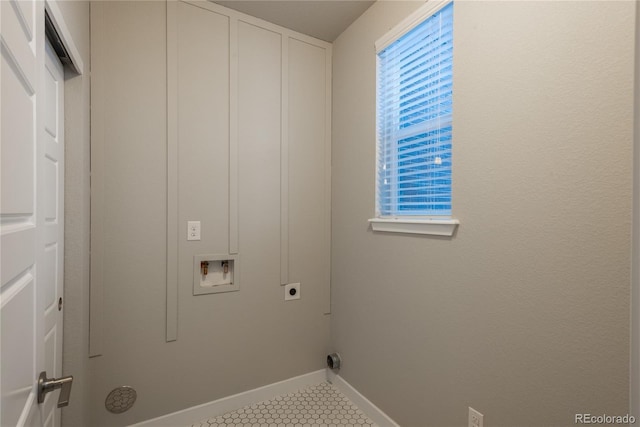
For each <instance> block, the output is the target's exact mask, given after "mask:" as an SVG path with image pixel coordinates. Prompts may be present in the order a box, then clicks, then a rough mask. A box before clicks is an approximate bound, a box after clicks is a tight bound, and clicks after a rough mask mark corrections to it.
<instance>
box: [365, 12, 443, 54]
mask: <svg viewBox="0 0 640 427" xmlns="http://www.w3.org/2000/svg"><path fill="white" fill-rule="evenodd" d="M452 1H453V0H445V1H437V0H431V1H426V2H425V4H423V5H422V6H420V7H419V8H418V9H416V10H415V11H414V12H413V13H412V14H411V15H409V16H407V17H406V18H405V19H403V20H402V21H401V22H400V23H399V24H398V25H396V26H395V27H393V28H392V29H391V30H389V32H387V33H386V34H385V35H384V36H382V37H380V38H379V39H378V40H377V41H376V53H380V52H381V51H383V50H384V49H385V48H387V47H388V46H389V45H390V44H391V43H393V42H395V41H396V40H398V39H399V38H400V37H402V36H404V35H405V34H406V33H408V32H409V31H411V30H412V29H413V28H414V27H415V26H416V25H418V24H420V23H421V22H422V21H424V20H425V19H427V18H428V17H430V16H431V15H433V14H435V13H436V12H437V11H439V10H440V9H442V8H443V7H445V6H446V5H448V4H449V3H451V2H452Z"/></svg>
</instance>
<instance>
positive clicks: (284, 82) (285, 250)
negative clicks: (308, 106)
mask: <svg viewBox="0 0 640 427" xmlns="http://www.w3.org/2000/svg"><path fill="white" fill-rule="evenodd" d="M280 37H281V47H280V51H281V61H282V62H281V65H280V67H281V72H280V78H281V83H280V85H281V91H282V92H281V93H282V94H281V100H282V101H281V103H280V285H282V286H284V285H286V284H288V283H289V36H288V35H286V34H282V35H281V36H280Z"/></svg>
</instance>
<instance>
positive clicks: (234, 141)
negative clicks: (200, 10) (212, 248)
mask: <svg viewBox="0 0 640 427" xmlns="http://www.w3.org/2000/svg"><path fill="white" fill-rule="evenodd" d="M238 97H239V95H238V20H237V19H236V18H234V17H232V16H229V253H230V254H237V253H238V252H239V250H240V248H239V247H240V231H239V221H240V218H239V207H238V200H239V196H238V171H239V163H238V150H239V139H238V138H239V137H238V135H239V129H238V126H239V119H238V114H239V113H238V103H239V100H238ZM237 268H238V265H236V269H237Z"/></svg>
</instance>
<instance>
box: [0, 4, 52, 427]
mask: <svg viewBox="0 0 640 427" xmlns="http://www.w3.org/2000/svg"><path fill="white" fill-rule="evenodd" d="M0 20H1V26H0V34H1V36H2V37H1V39H0V44H1V49H2V50H1V57H2V64H1V67H2V68H1V71H0V80H1V89H0V134H1V148H0V167H1V169H0V173H1V191H0V236H1V238H0V258H1V265H0V277H1V287H0V316H1V318H0V324H1V335H0V392H1V394H2V401H1V402H0V425H2V426H22V425H27V426H58V425H60V410H57V399H58V393H59V392H55V393H48V394H47V395H46V399H45V401H44V403H42V404H38V393H37V392H38V386H37V382H38V376H39V374H40V372H41V371H45V370H46V372H47V374H48V377H58V376H60V375H61V374H62V372H61V368H62V310H61V306H60V309H59V299H60V298H62V285H63V284H62V277H63V271H62V267H63V259H64V256H63V255H64V252H63V251H64V248H63V242H64V239H63V232H64V230H63V224H64V220H63V212H64V206H63V201H64V198H63V197H64V194H63V189H64V182H63V178H64V162H63V159H64V157H63V156H64V129H63V123H64V113H63V105H64V101H63V94H64V80H63V70H62V66H61V64H60V62H59V60H58V59H57V57H56V56H55V54H54V53H53V52H52V50H51V48H50V47H48V46H45V35H44V3H43V2H42V1H31V0H19V1H16V0H11V1H0ZM60 301H61V300H60Z"/></svg>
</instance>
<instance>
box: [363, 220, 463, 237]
mask: <svg viewBox="0 0 640 427" xmlns="http://www.w3.org/2000/svg"><path fill="white" fill-rule="evenodd" d="M369 224H371V229H372V230H373V231H383V232H388V233H405V234H428V235H432V236H448V237H451V236H453V233H454V232H455V231H456V228H457V227H458V225H460V221H458V220H457V219H453V218H438V219H435V218H415V217H406V218H403V217H393V218H391V217H390V218H385V217H383V218H371V219H370V220H369Z"/></svg>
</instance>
